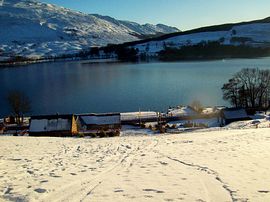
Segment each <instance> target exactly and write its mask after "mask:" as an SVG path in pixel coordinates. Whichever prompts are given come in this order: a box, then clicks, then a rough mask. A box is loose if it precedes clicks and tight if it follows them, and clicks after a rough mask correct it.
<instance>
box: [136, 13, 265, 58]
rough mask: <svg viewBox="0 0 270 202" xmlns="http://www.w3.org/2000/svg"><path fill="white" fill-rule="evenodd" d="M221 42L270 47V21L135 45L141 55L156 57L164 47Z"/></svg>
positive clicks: (202, 29) (218, 28)
mask: <svg viewBox="0 0 270 202" xmlns="http://www.w3.org/2000/svg"><path fill="white" fill-rule="evenodd" d="M203 41H205V42H208V41H219V42H220V43H221V44H227V45H248V46H256V47H266V46H267V47H269V46H270V19H269V18H266V19H264V20H261V21H260V20H259V21H253V22H249V23H239V24H235V25H220V26H216V27H215V28H214V27H209V28H207V27H206V28H200V29H198V30H191V31H187V32H181V33H179V34H169V35H168V36H162V37H160V38H156V39H153V40H146V41H144V42H141V43H137V44H135V45H134V47H135V48H138V49H139V51H140V52H141V53H147V54H149V55H155V54H157V52H159V51H161V50H163V49H164V47H165V46H166V47H173V48H179V47H181V46H188V45H195V44H198V43H200V42H203Z"/></svg>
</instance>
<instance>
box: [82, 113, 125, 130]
mask: <svg viewBox="0 0 270 202" xmlns="http://www.w3.org/2000/svg"><path fill="white" fill-rule="evenodd" d="M78 117H79V126H80V132H81V131H88V132H93V133H98V132H100V131H105V132H116V131H120V130H121V120H120V113H111V114H82V115H78Z"/></svg>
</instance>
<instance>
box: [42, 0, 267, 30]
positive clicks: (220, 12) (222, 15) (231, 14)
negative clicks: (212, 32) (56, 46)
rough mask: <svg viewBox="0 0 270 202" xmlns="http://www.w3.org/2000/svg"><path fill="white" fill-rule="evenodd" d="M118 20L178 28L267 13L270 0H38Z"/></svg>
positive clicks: (223, 21) (244, 18)
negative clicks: (160, 24) (161, 24)
mask: <svg viewBox="0 0 270 202" xmlns="http://www.w3.org/2000/svg"><path fill="white" fill-rule="evenodd" d="M40 1H42V2H46V3H52V4H56V5H59V6H63V7H66V8H69V9H72V10H76V11H81V12H83V13H89V14H93V13H96V14H100V15H108V16H111V17H114V18H116V19H119V20H129V21H134V22H138V23H141V24H145V23H152V24H157V23H163V24H167V25H171V26H175V27H177V28H179V29H180V30H189V29H193V28H198V27H202V26H208V25H216V24H223V23H232V22H242V21H250V20H257V19H262V18H265V17H268V16H270V1H269V0H40Z"/></svg>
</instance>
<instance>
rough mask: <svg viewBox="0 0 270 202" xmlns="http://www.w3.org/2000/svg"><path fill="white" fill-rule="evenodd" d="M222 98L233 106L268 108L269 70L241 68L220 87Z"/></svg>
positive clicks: (269, 96) (269, 97) (269, 91)
mask: <svg viewBox="0 0 270 202" xmlns="http://www.w3.org/2000/svg"><path fill="white" fill-rule="evenodd" d="M222 91H223V98H224V100H227V101H229V102H230V103H231V104H232V105H233V106H235V107H245V108H260V109H261V108H268V107H269V99H270V70H260V69H258V68H254V69H242V70H241V71H240V72H238V73H236V74H235V75H234V76H233V78H231V79H230V80H229V82H228V83H226V84H224V85H223V87H222Z"/></svg>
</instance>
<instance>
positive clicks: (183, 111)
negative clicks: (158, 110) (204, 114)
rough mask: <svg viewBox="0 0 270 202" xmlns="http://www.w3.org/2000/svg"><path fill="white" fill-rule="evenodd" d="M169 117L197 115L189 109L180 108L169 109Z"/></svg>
mask: <svg viewBox="0 0 270 202" xmlns="http://www.w3.org/2000/svg"><path fill="white" fill-rule="evenodd" d="M168 114H169V115H170V116H196V115H198V113H197V112H196V111H195V110H194V109H192V108H191V107H180V108H178V109H170V110H169V113H168Z"/></svg>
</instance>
